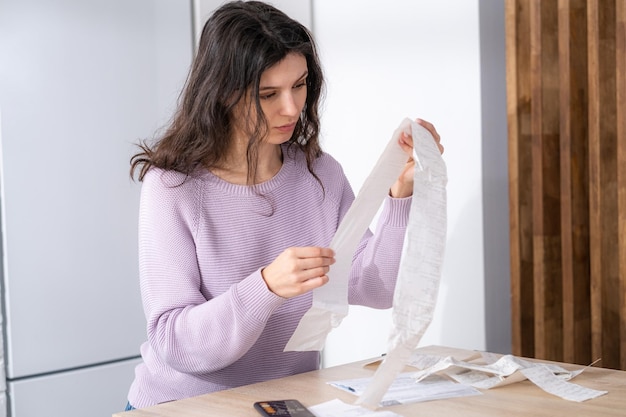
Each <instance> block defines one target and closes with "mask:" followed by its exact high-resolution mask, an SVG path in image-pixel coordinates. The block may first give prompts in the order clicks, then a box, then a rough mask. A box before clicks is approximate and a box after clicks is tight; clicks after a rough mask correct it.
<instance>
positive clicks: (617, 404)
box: [113, 346, 626, 417]
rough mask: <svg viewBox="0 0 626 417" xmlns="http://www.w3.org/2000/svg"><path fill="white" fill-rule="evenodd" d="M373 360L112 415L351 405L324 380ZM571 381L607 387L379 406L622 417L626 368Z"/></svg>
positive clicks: (513, 416)
mask: <svg viewBox="0 0 626 417" xmlns="http://www.w3.org/2000/svg"><path fill="white" fill-rule="evenodd" d="M419 351H420V352H422V353H426V354H437V355H442V356H454V357H458V358H463V357H467V356H468V354H470V353H471V352H469V351H467V350H463V349H454V348H448V347H441V346H428V347H423V348H420V349H419ZM370 362H372V361H371V360H368V361H359V362H354V363H350V364H346V365H340V366H335V367H330V368H324V369H320V370H318V371H312V372H307V373H303V374H299V375H293V376H290V377H286V378H280V379H275V380H271V381H267V382H261V383H258V384H252V385H246V386H243V387H238V388H233V389H230V390H225V391H219V392H214V393H210V394H206V395H201V396H198V397H193V398H188V399H184V400H179V401H173V402H169V403H164V404H160V405H157V406H153V407H148V408H143V409H139V410H133V411H127V412H119V413H116V414H114V415H113V416H114V417H207V416H229V417H230V416H237V417H260V415H259V414H258V413H257V411H255V410H254V408H253V406H252V404H253V403H254V402H256V401H267V400H284V399H298V400H300V402H301V403H302V404H304V405H305V406H307V407H310V406H313V405H317V404H320V403H323V402H326V401H330V400H332V399H335V398H338V399H340V400H342V401H344V402H346V403H348V404H353V403H354V401H355V400H356V398H357V397H356V396H354V395H352V394H350V393H348V392H345V391H342V390H340V389H338V388H335V387H332V386H330V385H329V384H327V383H328V382H330V381H337V380H343V379H351V378H361V377H368V376H372V375H373V374H374V371H375V368H374V367H372V366H365V365H366V364H368V363H370ZM558 364H559V365H560V366H562V367H563V368H565V369H568V370H576V369H581V368H583V367H582V366H580V365H572V364H563V363H558ZM571 382H573V383H575V384H578V385H581V386H583V387H587V388H593V389H597V390H603V391H608V394H605V395H603V396H601V397H598V398H595V399H592V400H588V401H585V402H580V403H579V402H572V401H568V400H564V399H561V398H559V397H556V396H554V395H551V394H548V393H546V392H544V391H543V390H541V389H540V388H539V387H537V386H536V385H534V384H533V383H531V382H530V381H523V382H518V383H514V384H511V385H507V386H503V387H499V388H492V389H490V390H483V391H482V393H483V395H475V396H470V397H460V398H450V399H444V400H436V401H427V402H419V403H413V404H404V405H396V406H391V407H385V408H381V409H380V410H390V411H393V412H395V413H397V414H400V415H402V416H405V417H413V416H417V415H419V416H420V417H429V416H432V417H441V416H448V417H449V416H463V417H473V416H476V417H478V416H480V417H489V416H498V417H517V416H545V417H560V416H563V417H565V416H566V417H573V416H594V417H595V416H609V417H611V416H615V417H617V416H620V417H624V416H626V372H624V371H617V370H611V369H604V368H595V367H589V368H587V369H585V370H584V372H582V373H581V374H580V375H578V376H577V377H576V378H574V379H573V380H572V381H571Z"/></svg>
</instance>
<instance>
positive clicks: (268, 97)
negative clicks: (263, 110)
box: [259, 93, 276, 100]
mask: <svg viewBox="0 0 626 417" xmlns="http://www.w3.org/2000/svg"><path fill="white" fill-rule="evenodd" d="M275 95H276V93H267V94H262V95H260V96H259V97H260V98H261V100H269V99H270V98H272V97H274V96H275Z"/></svg>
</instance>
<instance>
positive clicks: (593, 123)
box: [587, 0, 602, 358]
mask: <svg viewBox="0 0 626 417" xmlns="http://www.w3.org/2000/svg"><path fill="white" fill-rule="evenodd" d="M587 7H588V12H587V33H588V42H587V43H588V48H589V60H588V71H589V113H588V114H589V212H590V213H589V229H590V232H589V244H590V252H591V253H590V280H591V299H590V303H591V354H592V355H593V357H594V358H601V357H602V309H601V306H602V292H601V289H602V279H601V278H602V264H601V262H600V256H599V255H598V251H599V249H600V247H601V244H600V242H601V240H600V236H601V233H600V230H601V228H602V227H601V226H602V220H601V218H600V200H601V198H600V117H599V114H600V93H599V92H600V86H599V85H600V79H599V77H598V76H597V74H598V73H599V64H598V58H597V54H598V52H597V51H598V49H599V46H598V40H599V28H598V0H590V1H589V3H588V6H587Z"/></svg>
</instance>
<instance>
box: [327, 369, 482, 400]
mask: <svg viewBox="0 0 626 417" xmlns="http://www.w3.org/2000/svg"><path fill="white" fill-rule="evenodd" d="M371 382H372V378H354V379H344V380H340V381H331V382H329V383H328V384H330V385H332V386H334V387H335V388H339V389H341V390H343V391H347V392H349V393H351V394H354V395H362V394H363V393H364V392H365V390H366V389H367V388H368V387H369V386H370V385H371ZM481 394H482V393H481V392H480V391H478V390H477V389H476V388H473V387H470V386H469V385H463V384H459V383H458V382H454V381H452V380H450V379H448V378H445V377H443V376H439V375H431V376H430V377H429V378H426V379H424V380H422V381H420V382H416V381H415V379H413V378H412V376H411V373H410V372H405V373H400V374H399V375H398V376H396V378H395V379H394V380H393V382H392V383H391V385H390V386H389V388H388V389H387V391H386V392H385V394H384V395H383V397H382V399H381V400H380V403H379V404H378V405H380V406H381V407H388V406H392V405H399V404H412V403H416V402H423V401H433V400H441V399H444V398H457V397H466V396H471V395H481Z"/></svg>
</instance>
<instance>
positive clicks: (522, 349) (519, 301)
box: [506, 0, 535, 357]
mask: <svg viewBox="0 0 626 417" xmlns="http://www.w3.org/2000/svg"><path fill="white" fill-rule="evenodd" d="M528 16H529V7H528V3H526V2H521V3H518V2H517V1H515V0H509V1H507V3H506V19H507V24H506V29H507V32H506V33H507V48H506V54H507V85H509V86H512V87H510V88H508V94H507V107H508V109H507V113H508V118H509V128H508V130H509V138H510V141H511V142H510V144H509V164H510V165H509V171H510V178H509V194H510V198H511V201H512V202H514V203H513V204H511V205H510V219H511V231H512V232H511V235H510V246H511V297H512V299H511V305H512V311H511V316H512V321H513V323H512V324H513V325H512V340H513V346H512V351H513V353H514V354H516V355H519V356H527V357H532V356H533V355H534V349H535V342H534V310H533V308H532V306H533V293H534V290H533V263H534V262H533V244H532V199H531V195H532V187H531V184H532V183H531V182H530V181H524V179H526V178H529V177H530V175H531V169H530V167H531V145H530V142H531V128H530V119H531V115H530V111H531V110H530V103H531V92H530V42H529V40H528V38H527V36H526V35H527V34H528V33H529V20H530V19H529V18H528ZM512 167H513V168H512Z"/></svg>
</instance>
